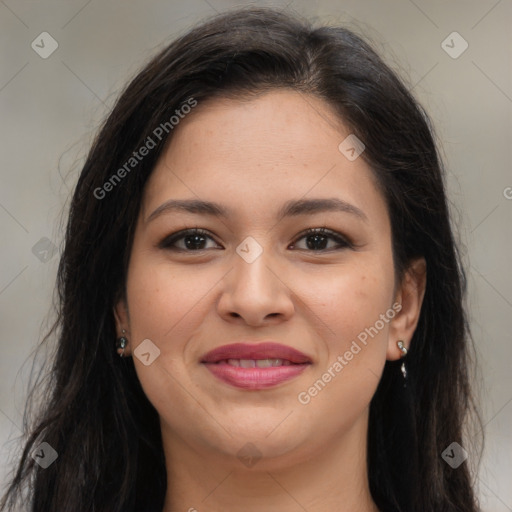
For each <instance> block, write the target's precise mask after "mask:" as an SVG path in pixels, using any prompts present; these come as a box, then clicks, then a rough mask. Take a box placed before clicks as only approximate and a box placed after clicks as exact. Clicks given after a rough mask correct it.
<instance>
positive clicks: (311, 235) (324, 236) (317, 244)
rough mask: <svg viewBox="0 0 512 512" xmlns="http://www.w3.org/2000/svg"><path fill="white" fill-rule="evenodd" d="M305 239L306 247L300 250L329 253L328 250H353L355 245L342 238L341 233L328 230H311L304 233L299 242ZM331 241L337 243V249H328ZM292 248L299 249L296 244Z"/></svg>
mask: <svg viewBox="0 0 512 512" xmlns="http://www.w3.org/2000/svg"><path fill="white" fill-rule="evenodd" d="M301 239H305V240H306V247H305V248H303V247H298V249H300V250H303V249H304V250H311V251H315V252H318V251H326V250H327V251H328V250H333V249H334V250H340V249H345V248H352V247H353V244H352V243H350V242H349V241H348V240H347V239H346V238H344V237H343V236H341V235H340V234H339V233H336V232H335V231H331V230H330V229H326V228H310V229H308V230H307V231H305V232H304V233H302V234H301V235H300V236H299V238H297V240H301ZM329 240H330V241H334V242H336V246H335V247H330V248H327V245H328V244H329ZM290 247H291V248H295V247H297V243H296V242H294V243H293V244H292V245H291V246H290Z"/></svg>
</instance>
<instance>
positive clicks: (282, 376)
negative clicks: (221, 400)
mask: <svg viewBox="0 0 512 512" xmlns="http://www.w3.org/2000/svg"><path fill="white" fill-rule="evenodd" d="M201 363H202V364H204V365H205V366H206V368H207V369H208V370H209V371H210V372H211V373H212V374H213V375H214V376H215V377H217V378H218V379H220V380H221V381H223V382H225V383H227V384H230V385H232V386H235V387H238V388H242V389H246V390H258V389H265V388H270V387H274V386H277V385H278V384H281V383H283V382H285V381H288V380H290V379H292V378H294V377H296V376H298V375H300V374H301V373H302V372H303V371H304V370H305V369H306V368H307V367H308V366H309V365H311V364H312V361H311V359H310V358H309V357H308V356H306V355H305V354H303V353H302V352H299V351H298V350H296V349H294V348H292V347H287V346H285V345H281V344H278V343H273V342H266V343H260V344H258V345H250V344H246V343H234V344H231V345H224V346H222V347H218V348H216V349H214V350H212V351H210V352H208V353H207V354H206V355H205V356H203V358H202V359H201Z"/></svg>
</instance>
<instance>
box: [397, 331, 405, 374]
mask: <svg viewBox="0 0 512 512" xmlns="http://www.w3.org/2000/svg"><path fill="white" fill-rule="evenodd" d="M396 344H397V345H398V348H399V349H400V352H402V355H401V356H400V357H401V358H402V359H403V358H404V357H405V356H406V355H407V349H406V348H405V344H404V342H403V341H402V340H398V341H397V342H396ZM400 370H402V375H403V376H404V380H405V379H406V377H407V370H406V368H405V361H402V366H401V367H400Z"/></svg>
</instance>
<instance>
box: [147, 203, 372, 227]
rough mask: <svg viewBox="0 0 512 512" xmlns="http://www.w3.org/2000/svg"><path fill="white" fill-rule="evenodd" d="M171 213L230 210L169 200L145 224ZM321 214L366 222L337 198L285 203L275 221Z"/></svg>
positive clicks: (228, 212)
mask: <svg viewBox="0 0 512 512" xmlns="http://www.w3.org/2000/svg"><path fill="white" fill-rule="evenodd" d="M173 211H184V212H187V213H197V214H200V215H211V216H214V217H222V218H225V219H227V218H228V217H229V216H230V215H231V214H232V212H231V210H230V209H229V208H226V207H225V206H222V205H220V204H218V203H214V202H211V201H203V200H200V199H170V200H169V201H166V202H165V203H163V204H161V205H160V206H159V207H158V208H157V209H156V210H155V211H154V212H153V213H152V214H151V215H150V216H149V217H148V218H147V219H146V224H147V223H148V222H150V221H152V220H154V219H156V218H157V217H160V216H161V215H163V214H164V213H170V212H173ZM323 212H343V213H350V214H352V215H355V216H356V217H359V218H360V219H361V220H364V221H365V222H368V217H367V216H366V214H365V213H364V212H363V211H362V210H361V209H359V208H357V206H354V205H353V204H350V203H347V202H346V201H343V200H342V199H338V198H335V197H333V198H322V199H298V200H291V201H288V202H286V203H285V204H284V205H283V206H282V207H281V208H280V209H279V211H278V213H277V220H278V221H280V220H282V219H284V218H285V217H295V216H299V215H313V214H315V213H323Z"/></svg>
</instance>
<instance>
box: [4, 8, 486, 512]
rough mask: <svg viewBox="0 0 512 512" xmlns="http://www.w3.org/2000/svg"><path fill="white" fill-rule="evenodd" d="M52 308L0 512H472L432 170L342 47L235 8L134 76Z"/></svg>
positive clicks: (423, 123) (437, 177) (390, 99)
mask: <svg viewBox="0 0 512 512" xmlns="http://www.w3.org/2000/svg"><path fill="white" fill-rule="evenodd" d="M58 290H59V297H60V309H59V317H58V321H57V323H56V325H55V327H54V329H53V331H55V332H58V348H57V352H56V355H55V359H54V364H53V369H52V372H51V381H50V383H49V388H48V396H49V397H50V399H49V400H48V401H47V402H46V403H45V404H44V406H43V408H42V410H41V412H40V415H39V417H38V418H37V421H36V422H35V424H34V426H33V428H32V430H31V435H30V438H29V439H28V441H27V444H26V447H25V450H24V452H23V455H22V458H21V462H20V464H19V467H18V470H17V472H16V474H15V476H14V478H13V481H12V483H11V485H10V488H9V489H8V493H7V494H6V496H5V498H4V507H3V509H2V510H14V507H15V506H16V503H18V500H19V499H20V497H21V496H22V491H23V489H27V490H28V493H27V504H26V505H25V506H26V509H27V510H33V511H45V512H49V511H59V512H61V511H63V510H73V511H74V512H80V511H93V510H94V511H109V512H113V511H123V512H126V511H141V510H142V511H158V512H162V511H164V512H176V511H181V510H189V511H193V510H197V511H199V512H201V511H203V510H208V511H247V510H249V511H252V512H257V511H268V510H280V511H281V512H283V511H292V510H293V511H295V510H308V511H310V512H313V511H317V510H322V511H333V512H334V511H336V512H345V511H352V512H353V511H356V510H357V511H365V512H366V511H400V512H405V511H407V512H433V511H435V512H440V511H446V512H452V511H453V512H455V511H464V512H472V511H476V510H477V505H476V500H475V496H474V492H473V489H472V480H471V474H470V470H469V468H468V461H464V459H465V457H466V453H465V451H464V448H466V449H469V448H468V446H467V443H468V442H471V443H474V442H475V440H474V439H472V440H468V439H466V438H463V437H462V433H463V428H464V426H465V424H466V423H465V422H466V419H467V418H468V414H469V413H470V412H472V410H473V402H472V394H471V392H470V386H469V378H468V371H469V366H468V365H469V362H470V359H469V356H468V351H469V349H470V345H469V343H470V337H469V331H468V328H467V325H466V319H465V318H466V317H465V311H464V308H463V297H464V291H465V280H464V272H463V270H462V268H461V266H460V263H459V258H458V255H457V251H456V246H455V243H454V238H453V235H452V230H451V227H450V220H449V213H448V209H447V202H446V197H445V191H444V185H443V174H442V166H441V162H440V159H439V157H438V154H437V150H436V147H435V143H434V140H433V136H432V133H431V130H430V127H429V121H428V117H427V116H426V114H425V113H424V111H423V110H422V109H421V107H420V106H419V105H418V103H417V102H416V101H415V100H414V99H413V98H412V97H411V95H410V94H409V92H408V91H407V89H406V88H405V86H404V85H403V84H402V83H401V81H400V80H399V79H398V78H397V76H396V75H395V74H394V73H393V72H392V71H391V70H390V69H389V68H388V67H387V66H386V65H385V64H384V63H383V62H382V60H381V59H380V58H379V57H378V56H377V55H376V54H375V53H374V51H373V50H372V49H371V48H370V47H369V46H368V45H367V43H365V42H364V41H362V40H361V39H360V38H359V37H358V36H356V35H355V34H353V33H352V32H350V31H349V30H346V29H343V28H330V27H320V28H312V27H311V26H310V25H309V24H308V23H306V22H304V21H301V20H298V19H295V18H293V17H291V16H289V15H286V14H283V13H280V12H276V11H273V10H265V9H245V10H240V11H232V12H230V13H227V14H223V15H220V16H217V17H215V18H214V19H212V20H209V21H208V22H206V23H204V24H202V25H200V26H198V27H197V28H195V29H193V30H191V31H190V32H189V33H187V34H186V35H184V36H183V37H181V38H180V39H178V40H177V41H175V42H173V43H172V44H171V45H170V46H168V47H167V48H166V49H165V50H163V51H162V52H161V53H160V54H159V55H157V56H156V57H155V58H154V59H153V60H152V61H151V62H150V63H149V64H148V65H147V66H146V67H145V68H144V69H143V70H142V71H141V72H140V73H139V74H138V76H136V77H135V79H134V80H133V81H132V82H131V83H130V84H129V86H128V87H127V88H126V90H125V91H124V92H123V94H122V95H121V97H120V98H119V100H118V102H117V104H116V106H115V108H114V109H113V111H112V113H111V114H110V115H109V117H108V119H107V120H106V122H105V124H104V126H103V127H102V128H101V130H100V132H99V134H98V136H97V138H96V140H95V142H94V144H93V147H92V149H91V151H90V153H89V156H88V158H87V161H86V163H85V165H84V168H83V170H82V173H81V175H80V178H79V180H78V184H77V186H76V190H75V193H74V196H73V200H72V204H71V210H70V214H69V222H68V227H67V232H66V243H65V249H64V252H63V255H62V259H61V262H60V266H59V272H58ZM53 331H52V332H53ZM119 356H121V357H119ZM453 443H456V444H453ZM10 507H11V508H10Z"/></svg>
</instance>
